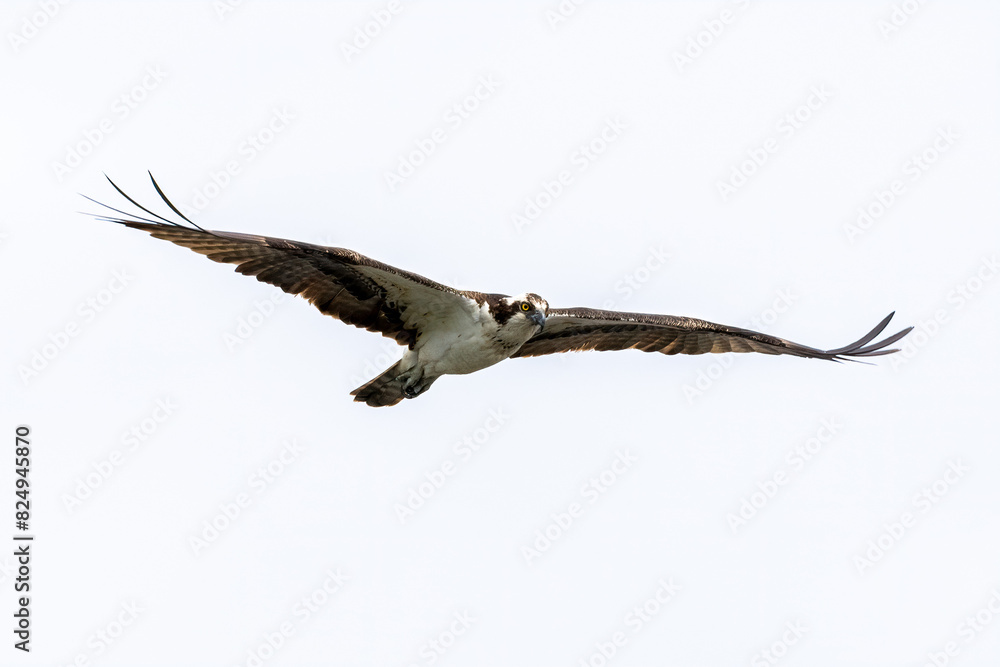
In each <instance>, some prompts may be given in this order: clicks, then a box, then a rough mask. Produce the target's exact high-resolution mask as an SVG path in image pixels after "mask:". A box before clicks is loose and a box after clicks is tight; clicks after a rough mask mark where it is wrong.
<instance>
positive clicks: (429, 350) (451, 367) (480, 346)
mask: <svg viewBox="0 0 1000 667" xmlns="http://www.w3.org/2000/svg"><path fill="white" fill-rule="evenodd" d="M414 352H415V353H416V356H417V359H416V361H417V363H418V364H419V365H420V366H422V367H423V368H424V373H425V374H428V375H465V374H466V373H474V372H475V371H478V370H481V369H483V368H486V367H488V366H492V365H493V364H495V363H498V362H500V361H503V360H504V359H506V358H507V357H509V356H510V355H511V354H512V353H513V352H514V350H513V349H510V350H504V349H503V348H502V347H500V346H499V345H496V344H495V343H493V342H492V341H491V340H490V339H488V338H483V337H479V336H474V337H462V336H454V337H452V336H449V337H447V338H445V337H441V338H435V339H433V340H431V341H429V342H428V343H427V344H426V345H423V346H420V347H419V348H418V349H415V350H414Z"/></svg>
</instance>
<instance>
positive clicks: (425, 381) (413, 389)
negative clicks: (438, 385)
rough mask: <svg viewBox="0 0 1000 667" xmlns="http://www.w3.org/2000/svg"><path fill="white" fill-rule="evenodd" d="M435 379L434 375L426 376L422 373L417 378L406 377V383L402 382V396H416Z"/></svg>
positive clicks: (428, 387) (426, 388)
mask: <svg viewBox="0 0 1000 667" xmlns="http://www.w3.org/2000/svg"><path fill="white" fill-rule="evenodd" d="M436 379H437V378H436V377H432V378H428V377H426V376H424V375H422V374H421V375H420V376H419V377H417V378H410V379H408V380H407V381H406V383H405V384H403V396H405V397H407V398H416V397H417V396H419V395H420V394H422V393H424V392H425V391H427V390H428V389H430V386H431V384H433V383H434V380H436Z"/></svg>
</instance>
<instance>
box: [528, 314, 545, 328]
mask: <svg viewBox="0 0 1000 667" xmlns="http://www.w3.org/2000/svg"><path fill="white" fill-rule="evenodd" d="M528 319H529V320H531V321H532V322H534V323H535V324H537V325H538V326H540V327H544V326H545V315H542V313H541V312H539V311H537V310H536V311H535V312H533V313H532V314H531V315H529V316H528Z"/></svg>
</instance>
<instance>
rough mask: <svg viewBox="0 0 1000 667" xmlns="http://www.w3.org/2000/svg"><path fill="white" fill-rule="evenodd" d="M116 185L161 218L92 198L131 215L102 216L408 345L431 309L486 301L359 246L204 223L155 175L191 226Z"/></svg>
mask: <svg viewBox="0 0 1000 667" xmlns="http://www.w3.org/2000/svg"><path fill="white" fill-rule="evenodd" d="M150 178H152V174H151V175H150ZM108 180H109V181H111V179H108ZM111 185H112V186H114V188H115V189H116V190H118V192H119V193H120V194H121V195H122V196H123V197H125V198H126V199H128V200H129V201H130V202H131V203H132V204H134V205H135V206H138V207H139V208H140V209H142V210H143V211H145V212H146V213H148V214H149V215H151V216H153V217H154V218H157V219H150V218H144V217H140V216H134V215H131V214H129V213H125V212H124V211H120V210H118V209H116V208H112V207H110V206H107V205H106V204H101V203H100V202H98V201H96V200H93V199H91V201H93V202H95V203H97V204H100V205H101V206H104V207H105V208H108V209H111V210H112V211H115V212H117V213H120V214H122V215H123V216H125V217H108V216H97V217H98V218H100V219H102V220H108V221H111V222H116V223H119V224H122V225H125V226H126V227H132V228H134V229H141V230H143V231H145V232H149V234H151V235H152V236H154V237H156V238H158V239H164V240H166V241H170V242H171V243H176V244H177V245H180V246H184V247H186V248H190V249H191V250H194V251H195V252H197V253H200V254H202V255H205V256H206V257H208V258H209V259H211V260H213V261H216V262H224V263H228V264H235V265H236V270H237V271H239V272H240V273H242V274H244V275H248V276H254V277H255V278H257V280H259V281H261V282H264V283H268V284H271V285H275V286H277V287H279V288H281V289H282V290H284V291H285V292H288V293H289V294H298V295H301V296H303V297H305V298H306V299H308V300H309V302H310V303H312V304H313V305H314V306H316V308H318V309H319V310H320V312H322V313H323V314H325V315H329V316H331V317H335V318H337V319H338V320H341V321H343V322H346V323H347V324H352V325H354V326H356V327H361V328H364V329H367V330H369V331H377V332H379V333H381V334H382V335H383V336H386V337H388V338H393V339H395V340H396V342H398V343H399V344H401V345H408V346H410V347H412V346H413V344H414V343H415V341H416V338H417V336H418V335H419V333H420V330H421V326H422V325H423V324H424V323H425V322H426V320H427V318H428V317H429V316H431V315H433V316H435V317H447V316H453V315H455V314H459V316H461V314H462V313H465V314H468V315H470V316H471V315H472V313H474V311H475V310H476V309H477V308H478V303H477V297H478V296H479V295H478V293H476V292H462V291H458V290H455V289H452V288H450V287H447V286H445V285H441V284H440V283H436V282H434V281H433V280H429V279H427V278H424V277H423V276H419V275H417V274H415V273H410V272H408V271H403V270H401V269H397V268H395V267H392V266H389V265H388V264H383V263H382V262H378V261H375V260H373V259H370V258H368V257H365V256H364V255H360V254H358V253H356V252H354V251H353V250H347V249H345V248H328V247H324V246H318V245H313V244H311V243H301V242H298V241H288V240H285V239H278V238H270V237H267V236H253V235H250V234H237V233H232V232H217V231H208V230H205V229H202V228H201V227H198V226H197V225H195V224H194V223H193V222H191V221H190V220H188V219H187V218H186V217H185V216H184V215H183V214H182V213H181V212H180V211H179V210H177V208H176V207H175V206H174V205H173V204H172V203H171V202H170V200H168V199H167V198H166V196H165V195H164V194H163V192H162V190H160V187H159V185H157V184H156V181H155V180H153V186H154V187H155V188H156V191H157V193H159V195H160V197H161V198H162V199H163V201H164V202H165V203H166V204H167V206H169V207H170V209H171V210H172V211H173V212H174V213H176V214H177V215H179V216H180V217H181V218H183V219H184V220H185V221H186V222H188V223H190V224H191V225H192V226H191V227H187V226H185V225H182V224H179V223H177V222H173V221H171V220H169V219H167V218H164V217H162V216H160V215H158V214H156V213H153V212H152V211H150V210H149V209H147V208H145V207H143V206H141V205H140V204H138V203H136V202H135V200H133V199H132V198H131V197H129V196H128V195H126V194H125V193H124V192H122V190H121V189H120V188H119V187H118V186H117V185H115V184H114V182H111ZM87 199H90V198H89V197H87Z"/></svg>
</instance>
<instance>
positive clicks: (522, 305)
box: [521, 301, 531, 312]
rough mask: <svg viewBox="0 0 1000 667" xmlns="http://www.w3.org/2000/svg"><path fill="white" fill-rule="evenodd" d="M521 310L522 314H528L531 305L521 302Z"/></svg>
mask: <svg viewBox="0 0 1000 667" xmlns="http://www.w3.org/2000/svg"><path fill="white" fill-rule="evenodd" d="M521 310H523V311H524V312H528V311H529V310H531V304H530V303H528V302H527V301H522V302H521Z"/></svg>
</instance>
